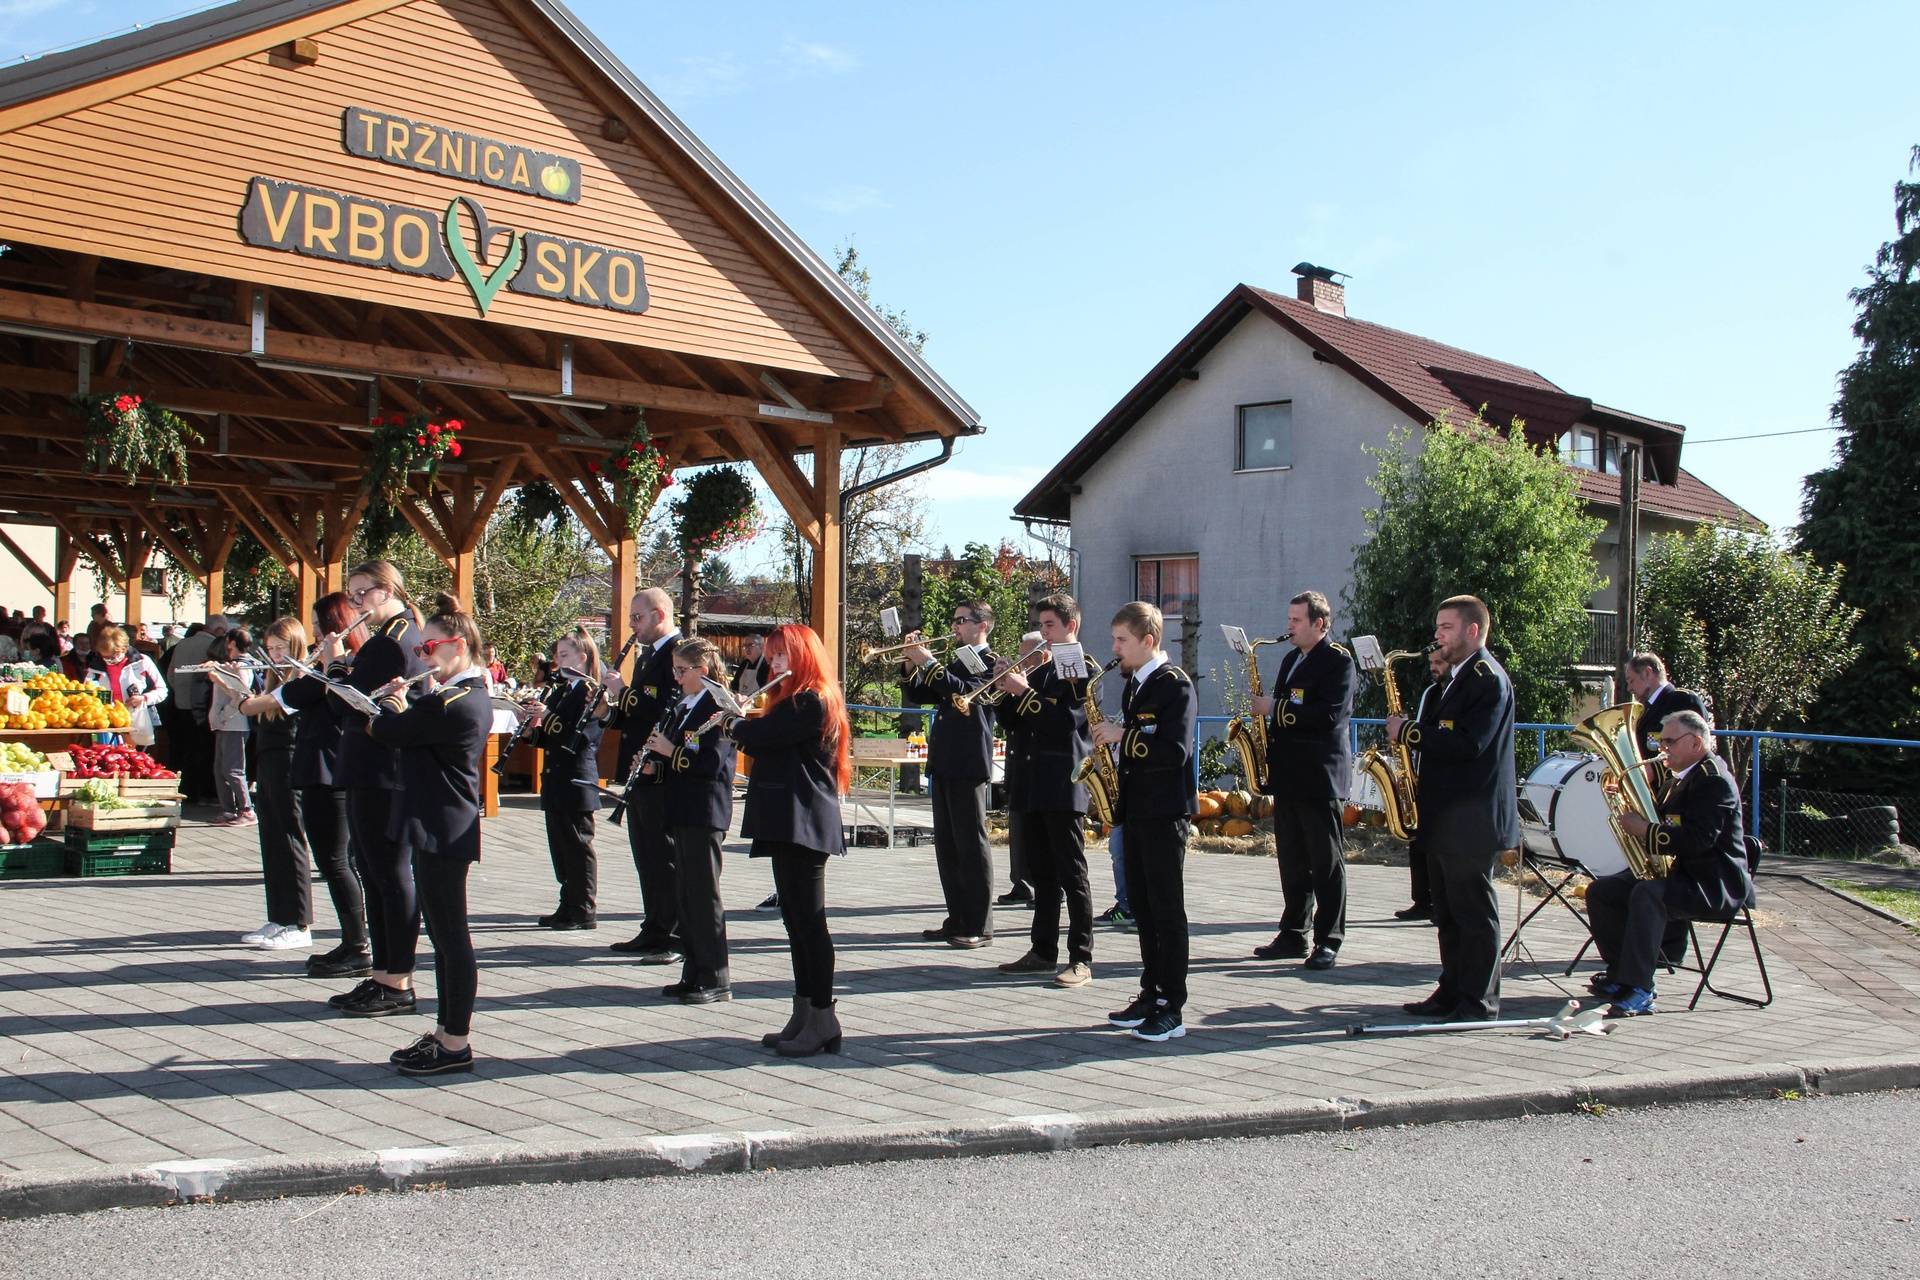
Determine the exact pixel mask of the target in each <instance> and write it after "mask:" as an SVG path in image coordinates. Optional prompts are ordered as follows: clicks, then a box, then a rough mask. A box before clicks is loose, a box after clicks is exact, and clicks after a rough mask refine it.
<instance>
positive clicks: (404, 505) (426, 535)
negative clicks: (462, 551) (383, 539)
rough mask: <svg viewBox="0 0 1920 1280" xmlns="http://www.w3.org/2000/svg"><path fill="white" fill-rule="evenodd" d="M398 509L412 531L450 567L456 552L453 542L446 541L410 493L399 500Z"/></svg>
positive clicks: (444, 536)
mask: <svg viewBox="0 0 1920 1280" xmlns="http://www.w3.org/2000/svg"><path fill="white" fill-rule="evenodd" d="M398 510H399V512H400V514H401V515H403V516H405V517H406V520H407V523H408V524H410V525H412V526H413V528H414V532H416V533H418V534H419V535H420V536H421V537H422V538H423V539H425V540H426V543H427V545H428V546H430V547H432V548H433V552H434V554H435V555H437V556H439V557H440V558H441V559H442V560H444V561H446V562H447V567H448V568H452V567H453V562H454V560H455V558H456V557H457V555H458V553H457V552H455V551H454V549H453V544H452V543H451V542H449V541H447V537H446V535H445V534H443V533H441V532H440V530H439V529H438V528H436V527H435V526H434V523H433V521H432V520H429V519H428V518H427V513H426V512H424V511H422V510H421V509H420V506H419V503H418V502H417V501H416V500H415V499H414V498H413V497H412V496H411V495H410V496H408V497H406V498H403V499H401V500H400V505H399V508H398Z"/></svg>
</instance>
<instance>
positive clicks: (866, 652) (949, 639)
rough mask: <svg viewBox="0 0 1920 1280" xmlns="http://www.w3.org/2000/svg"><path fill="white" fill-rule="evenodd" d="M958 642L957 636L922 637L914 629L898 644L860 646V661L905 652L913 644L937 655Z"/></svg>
mask: <svg viewBox="0 0 1920 1280" xmlns="http://www.w3.org/2000/svg"><path fill="white" fill-rule="evenodd" d="M959 642H960V637H959V636H951V635H949V636H941V637H940V638H939V639H938V640H926V639H922V638H921V636H920V633H919V632H917V631H916V632H914V633H913V637H912V638H911V639H909V640H906V641H903V642H902V643H900V644H892V645H888V646H887V647H886V648H884V649H876V648H874V647H873V646H872V645H865V646H862V648H861V650H860V661H862V662H872V661H873V660H874V659H876V658H884V657H886V656H887V655H889V654H894V653H905V652H906V651H907V650H908V649H911V648H913V647H914V646H915V645H918V646H920V647H922V648H924V649H926V651H927V652H929V653H931V654H933V655H934V656H935V657H939V656H941V655H942V654H944V653H946V652H947V651H948V650H949V649H951V648H953V646H954V645H956V644H958V643H959Z"/></svg>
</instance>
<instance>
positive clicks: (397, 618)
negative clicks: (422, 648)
mask: <svg viewBox="0 0 1920 1280" xmlns="http://www.w3.org/2000/svg"><path fill="white" fill-rule="evenodd" d="M411 621H412V619H410V618H408V617H407V615H406V614H404V613H396V614H394V615H393V616H392V617H391V618H388V619H387V624H386V625H385V626H384V627H381V628H380V634H381V635H383V636H397V635H404V634H405V633H406V630H407V626H408V624H409V623H410V622H411Z"/></svg>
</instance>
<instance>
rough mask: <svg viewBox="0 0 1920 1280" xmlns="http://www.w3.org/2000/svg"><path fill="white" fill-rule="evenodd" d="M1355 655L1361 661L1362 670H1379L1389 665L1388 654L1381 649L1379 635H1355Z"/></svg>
mask: <svg viewBox="0 0 1920 1280" xmlns="http://www.w3.org/2000/svg"><path fill="white" fill-rule="evenodd" d="M1352 643H1353V656H1354V658H1355V659H1356V660H1357V661H1358V662H1359V663H1360V669H1361V670H1362V671H1378V670H1380V669H1381V668H1382V667H1384V666H1386V665H1387V655H1386V654H1385V653H1383V652H1382V651H1381V649H1380V637H1379V636H1354V637H1353V641H1352Z"/></svg>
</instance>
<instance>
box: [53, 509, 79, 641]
mask: <svg viewBox="0 0 1920 1280" xmlns="http://www.w3.org/2000/svg"><path fill="white" fill-rule="evenodd" d="M79 563H80V553H79V551H77V550H76V549H75V548H74V545H73V539H72V538H71V537H69V536H68V535H67V532H66V530H64V529H61V530H59V531H57V532H56V533H55V534H54V535H53V620H54V621H55V622H60V621H63V620H64V621H67V622H71V621H72V620H73V571H74V569H75V568H76V567H77V566H78V565H79Z"/></svg>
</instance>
